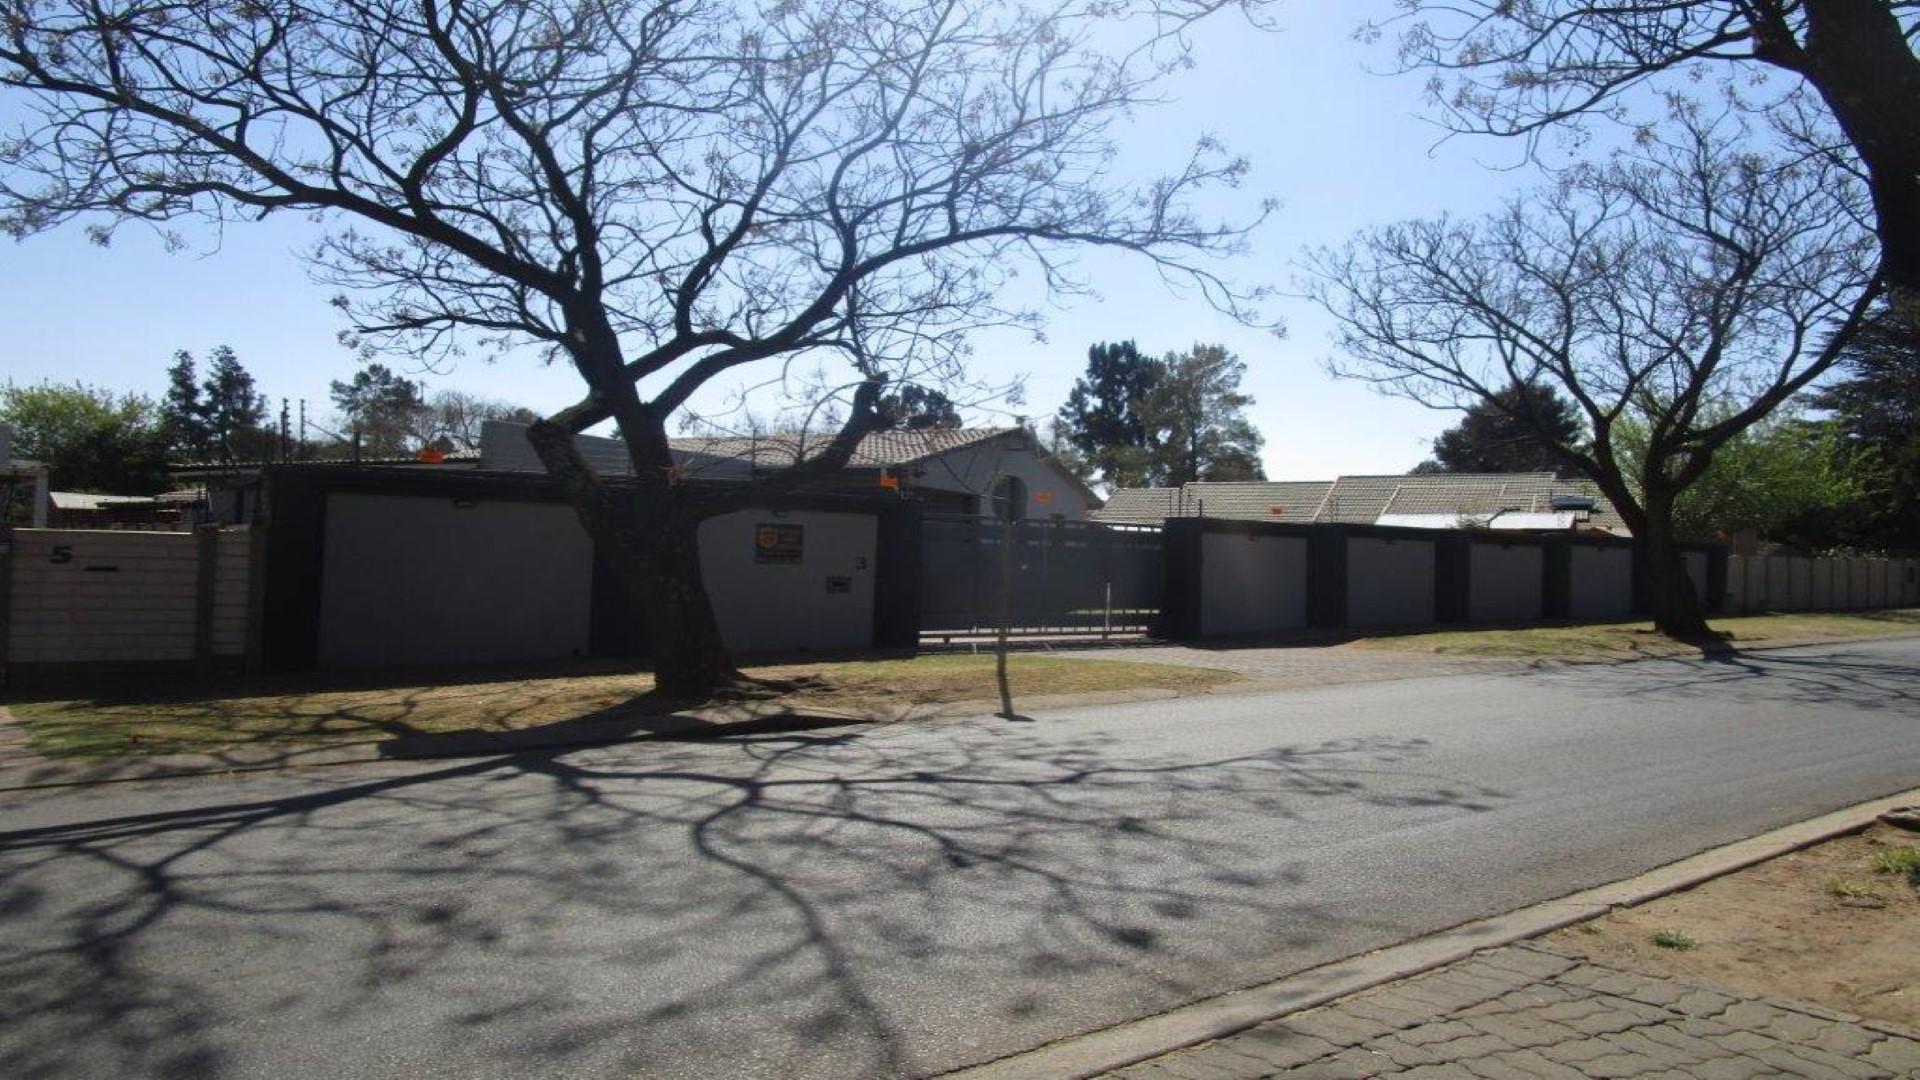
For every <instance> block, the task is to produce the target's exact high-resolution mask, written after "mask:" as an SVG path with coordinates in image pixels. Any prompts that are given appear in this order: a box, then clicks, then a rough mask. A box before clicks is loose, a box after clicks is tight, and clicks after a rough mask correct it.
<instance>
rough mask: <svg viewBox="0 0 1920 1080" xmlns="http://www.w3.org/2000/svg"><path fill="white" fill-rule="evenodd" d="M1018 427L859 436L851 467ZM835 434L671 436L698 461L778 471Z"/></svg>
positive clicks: (903, 460) (946, 448)
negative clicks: (741, 463) (738, 463)
mask: <svg viewBox="0 0 1920 1080" xmlns="http://www.w3.org/2000/svg"><path fill="white" fill-rule="evenodd" d="M1016 430H1018V429H1017V428H931V429H927V430H924V431H879V432H875V433H873V434H871V435H868V436H867V437H865V438H863V439H861V440H860V445H859V446H857V447H855V448H854V451H853V456H852V457H851V458H849V459H848V460H847V467H848V468H850V469H878V468H882V467H884V466H889V465H906V464H908V463H910V462H914V461H919V460H921V459H922V458H929V457H933V456H935V455H936V454H945V453H950V452H951V451H954V450H959V449H962V448H964V447H968V446H973V445H974V444H976V443H983V442H987V441H988V440H990V439H995V438H998V437H999V436H1001V435H1006V434H1008V433H1010V432H1013V431H1016ZM832 439H833V436H832V435H830V434H823V433H818V432H816V433H812V434H781V435H755V436H741V435H729V436H720V437H694V438H683V439H673V440H670V445H671V446H672V447H673V449H674V451H675V452H676V453H680V454H686V455H688V456H689V457H691V458H693V459H695V460H696V461H699V460H702V459H718V460H726V461H751V462H752V463H753V465H754V466H755V467H756V468H770V469H779V468H786V467H788V466H790V465H795V464H798V463H799V462H800V461H803V460H805V459H807V458H811V457H815V456H817V455H819V454H820V453H821V452H822V451H824V450H825V449H826V448H827V444H828V443H829V442H831V441H832Z"/></svg>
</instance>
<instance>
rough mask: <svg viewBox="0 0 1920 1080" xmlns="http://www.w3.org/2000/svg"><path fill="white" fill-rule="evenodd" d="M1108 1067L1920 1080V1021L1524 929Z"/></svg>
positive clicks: (1157, 1075) (1241, 1079) (1432, 1075)
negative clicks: (1317, 1003) (1860, 1011)
mask: <svg viewBox="0 0 1920 1080" xmlns="http://www.w3.org/2000/svg"><path fill="white" fill-rule="evenodd" d="M1110 1075H1111V1076H1112V1077H1113V1078H1114V1080H1251V1078H1254V1077H1282V1078H1286V1080H1309V1078H1329V1080H1331V1078H1347V1080H1359V1078H1364V1077H1374V1076H1391V1077H1396V1078H1402V1080H1523V1078H1546V1080H1601V1078H1606V1080H1613V1078H1622V1080H1624V1078H1628V1077H1633V1078H1641V1080H1666V1078H1674V1077H1688V1078H1700V1080H1752V1078H1758V1077H1808V1078H1829V1077H1831V1078H1846V1080H1854V1078H1868V1077H1885V1078H1896V1077H1907V1078H1912V1077H1920V1034H1916V1033H1913V1032H1907V1031H1902V1030H1900V1029H1898V1028H1895V1027H1892V1026H1889V1025H1886V1024H1879V1023H1875V1022H1871V1021H1865V1020H1860V1019H1858V1018H1856V1017H1849V1016H1844V1015H1842V1014H1839V1013H1835V1012H1832V1011H1830V1010H1827V1009H1822V1008H1819V1007H1817V1006H1813V1005H1806V1004H1800V1003H1796V1002H1789V1001H1777V1000H1771V999H1757V998H1751V997H1745V996H1742V995H1738V994H1734V993H1730V992H1728V991H1725V990H1721V989H1716V988H1713V987H1708V986H1700V985H1696V984H1692V983H1687V982H1682V981H1680V980H1677V979H1669V978H1662V977H1656V976H1650V975H1642V974H1638V973H1636V972H1631V971H1626V970H1622V969H1620V968H1614V967H1608V966H1605V965H1602V964H1595V963H1592V962H1590V961H1588V960H1586V959H1584V958H1581V957H1578V956H1575V955H1572V954H1569V953H1563V952H1560V951H1558V950H1556V949H1553V948H1551V947H1550V946H1546V945H1542V944H1539V943H1536V942H1529V943H1524V944H1519V945H1509V946H1505V947H1503V948H1498V949H1493V950H1489V951H1487V952H1482V953H1479V954H1476V955H1475V956H1473V957H1471V958H1470V959H1467V960H1463V961H1461V962H1459V963H1456V964H1451V965H1448V966H1447V967H1444V968H1439V969H1437V970H1435V971H1431V972H1427V973H1425V974H1422V975H1417V976H1414V977H1413V978H1410V979H1403V980H1401V981H1399V982H1395V983H1389V984H1387V985H1384V986H1380V987H1376V988H1374V989H1372V990H1368V991H1365V992H1363V993H1359V994H1355V995H1353V996H1352V997H1349V998H1344V999H1342V1000H1340V1001H1336V1002H1333V1003H1331V1004H1329V1005H1326V1006H1323V1007H1321V1008H1317V1009H1310V1010H1307V1011H1305V1012H1300V1013H1295V1014H1292V1015H1290V1016H1286V1017H1284V1018H1282V1019H1279V1020H1274V1021H1270V1022H1268V1023H1265V1024H1261V1025H1259V1026H1257V1027H1254V1028H1250V1029H1248V1030H1246V1031H1243V1032H1240V1033H1238V1034H1235V1035H1232V1036H1229V1037H1227V1038H1224V1039H1219V1040H1217V1041H1214V1042H1210V1043H1205V1044H1202V1045H1200V1046H1196V1047H1191V1048H1188V1049H1186V1050H1181V1051H1177V1052H1175V1053H1172V1054H1169V1055H1167V1056H1165V1057H1161V1058H1156V1059H1154V1060H1152V1061H1147V1062H1142V1063H1140V1064H1138V1065H1133V1066H1130V1067H1128V1068H1126V1069H1122V1070H1120V1071H1119V1072H1117V1073H1113V1074H1110Z"/></svg>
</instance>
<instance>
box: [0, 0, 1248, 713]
mask: <svg viewBox="0 0 1920 1080" xmlns="http://www.w3.org/2000/svg"><path fill="white" fill-rule="evenodd" d="M1215 6H1218V5H1216V4H1213V3H1206V2H1201V3H1194V4H1190V5H1188V4H1160V3H1155V2H1153V0H1147V2H1144V3H1141V4H1138V5H1135V4H1132V3H1129V2H1128V0H1121V2H1118V3H1115V2H1113V0H1054V2H1052V3H1050V4H1046V5H1042V6H1039V7H1030V6H1026V5H1023V4H1018V3H1014V2H1012V0H940V2H936V3H923V2H920V0H796V2H793V3H782V4H775V5H758V6H756V5H737V4H724V3H714V2H689V3H680V4H656V3H651V2H648V0H608V2H605V3H597V4H591V5H578V4H571V3H565V2H559V0H513V2H511V3H505V2H499V0H493V2H478V3H461V4H452V5H441V4H427V5H417V4H412V3H401V2H398V0H372V2H370V3H356V4H334V3H325V2H308V0H293V2H290V3H267V4H247V5H240V6H237V7H236V6H221V5H215V6H198V7H196V6H185V7H182V6H180V5H172V4H150V3H148V2H146V0H104V2H103V3H90V4H84V5H82V4H71V3H51V4H27V5H18V4H16V5H14V6H13V7H12V8H10V9H9V13H8V27H7V32H6V36H5V38H4V39H0V88H6V89H8V90H10V91H13V93H11V94H10V95H9V96H10V98H11V101H12V104H13V105H14V106H15V107H16V108H17V111H18V115H19V116H20V117H21V122H20V123H19V125H18V129H17V130H16V131H14V132H12V133H10V137H9V140H8V141H7V142H6V143H5V145H4V148H0V155H3V157H0V160H4V163H5V165H6V167H7V169H8V176H7V178H6V180H5V182H4V184H0V226H4V227H5V228H6V229H7V230H8V231H10V232H12V233H13V234H14V235H16V236H25V235H29V234H33V233H37V232H40V231H43V230H45V229H48V228H52V227H55V226H58V225H61V224H63V223H66V222H69V221H72V220H75V219H80V218H85V219H86V220H87V222H88V224H89V226H90V227H91V228H93V229H94V230H95V232H96V235H98V236H101V237H103V238H104V237H105V236H108V235H110V234H111V232H112V230H113V229H114V228H116V227H118V226H120V225H123V224H125V223H126V222H129V221H138V222H148V223H153V224H155V225H158V226H160V227H163V228H167V227H172V225H173V223H176V222H179V221H181V220H182V219H187V218H193V217H200V218H211V219H215V220H219V221H239V220H248V219H253V218H257V217H259V216H261V215H263V214H273V213H279V212H284V211H292V212H296V213H306V214H318V215H320V216H322V217H323V218H325V219H327V220H328V221H329V222H330V223H331V224H332V225H333V229H332V231H331V232H330V233H329V234H328V237H327V239H326V240H325V241H324V242H322V243H321V244H319V245H318V246H317V248H316V249H315V250H314V251H313V252H312V253H311V254H312V257H313V259H314V262H315V265H316V268H317V270H318V273H319V274H320V275H321V276H322V277H323V278H324V279H326V280H329V281H332V282H335V283H337V284H338V285H339V286H340V287H341V289H342V292H341V294H340V297H339V299H338V306H339V308H340V310H341V311H342V312H344V313H345V315H346V317H347V318H348V319H349V320H350V322H351V326H352V330H351V332H350V333H349V335H348V337H349V340H350V342H351V343H354V344H357V345H359V346H361V347H362V348H365V349H369V350H372V349H381V348H388V347H393V348H402V349H406V350H409V351H411V352H413V353H415V354H417V355H425V356H427V357H429V358H432V357H436V356H442V355H447V354H451V353H456V352H460V351H462V350H467V349H484V350H488V351H498V350H501V349H503V348H506V347H509V346H513V345H523V344H531V345H534V346H538V347H541V348H544V350H545V351H546V353H547V355H548V357H549V358H550V359H553V360H556V361H560V362H564V363H566V364H567V365H569V366H571V367H572V369H573V370H574V371H575V372H576V373H577V374H578V375H579V377H580V378H581V380H582V382H583V384H584V386H583V391H584V392H583V394H582V396H581V398H580V399H579V401H578V402H577V403H576V404H575V405H573V406H571V407H569V408H566V409H562V410H560V411H558V412H557V413H555V414H553V415H552V416H550V417H548V418H547V419H546V420H545V421H543V422H541V423H537V424H535V425H533V426H532V427H531V428H530V429H529V439H530V441H531V442H532V443H533V445H534V448H535V450H536V452H537V453H538V454H539V456H540V459H541V461H542V462H543V464H544V465H545V467H546V468H547V470H548V473H549V474H550V475H551V476H552V477H554V478H555V479H556V480H557V481H558V482H559V483H560V484H561V485H562V487H563V488H564V489H565V490H566V492H567V493H568V496H569V498H570V499H571V500H572V503H573V506H574V508H575V510H576V512H577V513H578V514H579V516H580V519H581V521H582V523H583V524H584V525H585V526H586V528H587V530H588V531H589V532H590V533H591V534H592V535H594V536H595V537H596V538H597V539H599V540H601V541H603V545H602V546H603V548H604V549H605V550H607V551H608V552H610V554H609V559H610V563H609V566H610V569H611V570H612V572H613V573H614V575H615V576H616V578H617V579H618V580H620V581H621V582H623V583H624V584H625V586H626V587H627V588H628V589H629V590H630V591H631V592H632V593H633V594H634V595H635V597H636V605H637V607H638V608H639V609H641V610H643V611H644V612H645V613H646V617H647V619H648V620H649V626H650V632H649V634H648V637H649V641H650V646H651V648H652V650H653V653H652V656H651V660H652V663H653V665H654V667H655V670H656V673H657V675H658V678H659V683H658V685H659V686H660V687H661V688H662V689H663V690H670V691H681V690H684V691H687V692H690V693H695V694H699V693H705V692H708V691H711V690H712V689H714V688H715V687H716V686H718V685H720V684H721V683H724V682H726V681H728V680H731V679H733V678H736V677H737V674H738V673H737V671H736V670H735V669H734V667H733V665H732V663H731V661H730V659H728V657H727V654H726V650H725V648H724V646H723V644H722V642H721V640H720V633H719V627H718V623H717V621H716V620H715V619H714V617H713V613H712V609H711V604H710V602H709V600H708V599H707V596H706V593H705V587H704V585H703V584H702V581H701V575H700V571H699V565H698V563H699V559H698V545H697V542H696V535H697V533H696V530H697V527H698V523H699V522H700V521H701V520H703V519H705V518H707V517H710V516H712V515H714V514H719V513H725V512H728V511H731V510H733V509H737V508H739V507H741V506H745V505H749V504H751V503H752V502H753V501H755V500H759V499H764V498H766V497H769V496H770V495H772V494H777V493H778V492H780V491H785V490H791V489H793V488H795V487H798V486H801V485H803V484H805V483H808V482H810V481H811V480H814V479H816V478H818V477H819V476H821V475H822V474H825V473H829V472H832V471H835V470H838V469H841V468H843V467H844V466H845V464H846V462H847V460H848V458H849V457H850V456H851V454H852V452H853V449H854V447H856V446H857V445H858V444H859V441H860V439H861V438H862V436H864V435H865V434H866V433H868V432H869V431H872V430H876V429H878V428H880V427H883V426H885V424H886V423H887V420H886V418H885V417H884V416H882V415H881V414H880V411H879V409H878V404H879V401H880V397H881V395H882V393H883V391H884V389H885V387H886V385H887V383H888V382H890V381H891V382H912V383H919V384H925V385H934V386H938V385H941V384H942V383H943V382H944V381H947V380H948V379H950V378H953V377H955V376H956V375H957V373H958V371H959V368H960V364H961V361H962V357H963V353H964V348H965V340H966V334H967V332H968V331H969V330H972V329H975V328H978V327H980V326H983V325H1006V324H1021V325H1025V324H1030V323H1032V322H1033V321H1034V317H1033V315H1032V313H1030V312H1027V311H1024V310H1013V309H1009V308H1008V307H1006V306H1005V305H1003V304H1002V303H1001V302H1000V300H1001V296H1002V289H1001V286H1002V285H1003V284H1004V283H1005V282H1006V281H1007V280H1008V278H1009V276H1010V275H1011V274H1013V273H1015V272H1017V271H1018V270H1020V269H1022V268H1028V269H1032V270H1034V271H1036V272H1037V273H1038V274H1039V275H1040V276H1041V278H1042V280H1043V281H1044V282H1045V284H1046V285H1047V286H1048V288H1049V290H1050V291H1051V292H1052V293H1054V294H1056V295H1059V294H1065V293H1070V292H1073V291H1075V290H1077V289H1080V288H1082V287H1083V283H1082V282H1081V280H1080V278H1079V277H1078V276H1077V274H1076V271H1075V268H1074V264H1073V253H1074V251H1076V250H1077V249H1080V248H1084V247H1087V246H1098V247H1104V248H1109V249H1114V250H1119V251H1125V252H1131V253H1134V254H1136V255H1138V256H1140V257H1143V258H1145V259H1147V260H1149V261H1151V262H1152V263H1153V264H1154V265H1155V266H1156V267H1157V268H1158V269H1159V270H1160V271H1161V272H1162V273H1163V274H1165V275H1167V276H1168V277H1170V278H1175V279H1178V280H1181V281H1185V282H1188V283H1190V284H1192V285H1193V286H1194V287H1195V288H1196V289H1198V290H1199V291H1200V292H1201V293H1202V294H1204V295H1205V296H1206V297H1207V298H1209V299H1210V300H1211V301H1212V302H1213V303H1215V304H1216V305H1217V306H1219V307H1221V308H1223V309H1225V310H1227V311H1230V312H1232V313H1233V314H1235V315H1237V316H1239V317H1243V318H1252V317H1254V314H1255V313H1254V312H1252V311H1251V310H1250V309H1249V307H1248V305H1247V302H1246V301H1247V299H1248V298H1247V296H1245V295H1244V294H1242V293H1240V292H1237V291H1236V290H1234V289H1232V288H1230V287H1229V286H1228V284H1227V283H1226V282H1224V281H1223V280H1222V279H1221V278H1219V277H1218V276H1217V275H1215V274H1214V273H1212V272H1211V271H1209V270H1207V269H1206V268H1205V264H1204V263H1203V261H1202V260H1203V259H1204V258H1205V257H1208V256H1211V255H1215V254H1220V253H1223V252H1227V251H1231V250H1233V249H1235V248H1236V247H1238V246H1239V244H1240V242H1241V239H1242V237H1243V236H1244V234H1245V231H1246V228H1247V227H1248V226H1249V225H1250V224H1251V223H1252V221H1253V220H1257V217H1258V214H1257V213H1255V212H1250V213H1248V214H1247V215H1245V218H1246V220H1240V221H1222V220H1218V219H1216V218H1215V217H1213V216H1209V215H1202V214H1200V213H1198V212H1197V211H1196V210H1195V209H1194V208H1193V197H1194V196H1195V194H1196V193H1198V192H1201V191H1204V190H1209V189H1214V188H1219V187H1224V186H1232V185H1234V184H1237V183H1238V182H1239V181H1240V179H1241V178H1242V176H1243V174H1244V172H1245V164H1244V163H1243V162H1242V161H1240V160H1239V159H1237V158H1235V157H1233V156H1232V155H1230V154H1228V153H1226V152H1224V150H1223V149H1222V148H1221V147H1220V145H1219V144H1218V143H1217V142H1215V141H1214V140H1212V139H1208V138H1202V139H1199V140H1197V141H1196V144H1195V145H1194V146H1193V147H1192V148H1191V150H1189V151H1188V152H1184V153H1181V152H1170V153H1168V154H1166V155H1164V156H1163V160H1164V161H1165V163H1166V170H1165V172H1164V174H1163V175H1161V176H1160V177H1158V178H1151V177H1148V178H1135V177H1113V176H1111V175H1110V174H1111V172H1112V165H1113V162H1112V154H1111V150H1112V141H1111V133H1112V131H1113V130H1114V127H1115V125H1116V124H1117V123H1118V122H1119V121H1121V120H1122V119H1123V118H1124V117H1126V116H1128V115H1129V113H1130V112H1131V111H1132V110H1134V109H1135V108H1137V107H1140V106H1145V105H1147V104H1149V103H1150V102H1151V101H1152V99H1153V98H1154V97H1155V90H1154V87H1155V84H1156V82H1157V81H1158V80H1159V78H1160V77H1161V76H1162V75H1164V74H1165V73H1167V72H1168V71H1170V70H1172V69H1173V68H1174V67H1176V66H1178V65H1180V64H1181V63H1183V62H1184V57H1183V56H1182V55H1181V50H1180V49H1179V48H1178V43H1177V42H1176V41H1172V40H1170V39H1168V38H1167V37H1166V33H1167V31H1168V30H1169V28H1170V27H1169V24H1168V22H1167V21H1166V19H1167V18H1168V17H1172V18H1174V19H1175V20H1179V19H1184V18H1187V17H1189V16H1192V15H1197V14H1203V13H1205V12H1206V11H1207V10H1209V9H1211V8H1213V7H1215ZM1176 9H1178V10H1176ZM1156 42H1158V43H1160V44H1161V45H1162V46H1163V47H1160V48H1152V47H1148V46H1149V45H1151V44H1153V43H1156ZM805 353H813V354H816V355H818V356H821V357H825V358H829V359H832V360H833V361H834V362H835V363H836V365H838V370H839V371H840V372H841V373H842V377H841V378H840V379H839V381H838V382H837V384H835V385H834V390H833V392H834V393H835V394H836V395H837V396H838V397H840V398H841V399H842V401H843V403H844V405H845V413H844V415H845V417H846V419H845V421H844V424H843V426H842V428H841V429H840V430H839V431H838V432H836V433H835V435H834V437H833V438H832V439H830V440H828V442H827V444H826V445H825V447H824V448H823V450H822V452H821V453H819V454H817V455H814V456H811V457H808V458H806V459H805V460H804V461H796V462H795V464H794V465H793V467H792V468H787V469H783V470H778V471H777V472H776V471H770V472H768V473H765V474H763V475H761V476H759V477H758V478H756V480H755V481H754V483H752V484H748V485H740V486H737V487H736V488H734V489H722V488H719V487H716V486H713V485H695V484H683V483H680V482H679V481H680V474H679V472H678V470H676V468H675V466H674V460H673V457H672V454H671V451H670V448H669V446H668V442H667V434H666V433H667V430H668V423H669V419H670V418H671V417H672V416H673V415H674V414H675V413H677V412H679V411H681V410H682V409H683V408H684V407H685V406H686V405H687V403H688V401H689V399H690V398H691V397H692V396H693V395H694V394H695V393H696V392H698V391H699V390H700V389H701V388H702V387H703V386H705V385H707V384H708V383H709V382H710V381H711V380H713V379H715V378H717V377H719V376H722V375H728V374H730V373H736V372H740V371H741V369H743V368H745V367H746V366H748V365H754V364H759V363H761V362H773V361H778V360H781V359H786V360H788V361H790V360H791V359H792V358H793V357H795V356H796V355H798V354H805ZM776 366H777V365H776ZM643 387H644V389H643ZM609 420H610V421H612V422H613V424H614V425H615V427H616V428H617V430H618V433H619V435H620V437H621V439H622V441H623V443H624V444H625V446H626V448H627V452H628V457H629V466H630V476H629V477H628V478H627V479H626V480H625V481H623V483H625V484H630V485H633V486H635V487H637V489H638V490H637V491H616V490H614V489H613V488H612V487H610V486H609V484H608V483H607V478H604V477H602V476H600V475H599V474H598V473H596V472H595V471H594V470H593V469H592V468H591V467H590V466H589V465H588V463H587V462H586V460H585V458H584V457H583V456H582V455H581V454H580V452H579V449H578V447H577V445H576V444H575V443H574V440H573V436H574V435H575V434H576V433H578V432H581V431H584V430H586V429H587V428H589V427H592V426H594V425H597V424H601V423H603V422H607V421H609Z"/></svg>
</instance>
